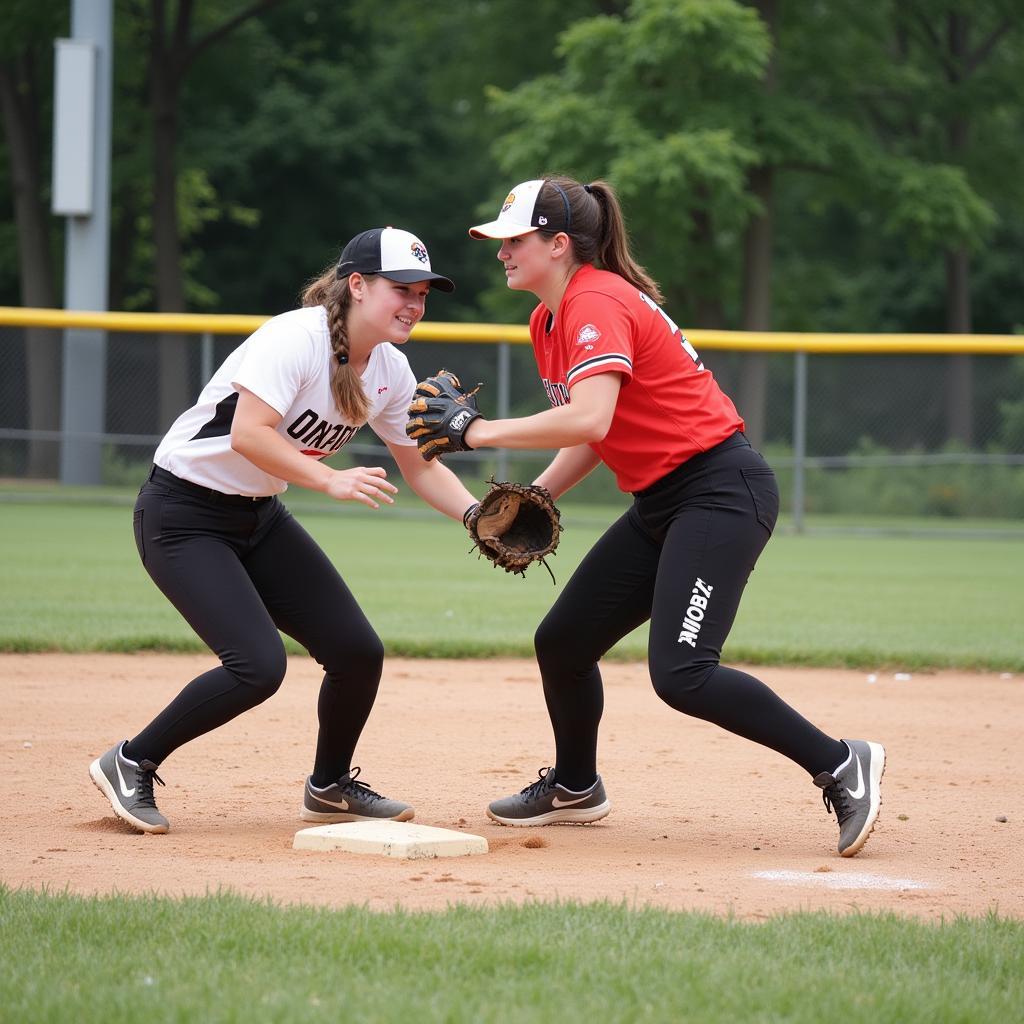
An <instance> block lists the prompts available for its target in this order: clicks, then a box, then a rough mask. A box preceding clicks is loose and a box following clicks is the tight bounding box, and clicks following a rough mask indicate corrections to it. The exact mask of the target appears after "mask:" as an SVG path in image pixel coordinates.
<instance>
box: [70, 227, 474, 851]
mask: <svg viewBox="0 0 1024 1024" xmlns="http://www.w3.org/2000/svg"><path fill="white" fill-rule="evenodd" d="M432 287H434V288H439V289H441V290H442V291H449V292H450V291H452V289H453V288H454V285H453V284H452V282H451V281H450V280H448V278H446V277H442V276H441V275H440V274H436V273H434V272H433V271H432V270H431V267H430V258H429V256H428V254H427V250H426V247H425V246H424V245H423V243H422V242H421V241H420V240H419V239H418V238H416V237H415V236H414V235H412V234H410V233H409V232H407V231H401V230H398V229H395V228H374V229H372V230H370V231H365V232H363V233H361V234H359V235H357V236H356V237H355V238H353V239H352V240H351V241H350V242H349V243H348V245H347V246H346V247H345V249H344V251H343V252H342V254H341V258H340V260H339V262H338V263H337V265H336V266H331V267H330V268H328V270H326V271H325V272H324V273H323V274H322V275H321V276H320V277H319V278H317V279H316V280H314V281H312V282H311V283H310V284H309V285H308V287H307V288H306V289H305V292H304V294H303V307H302V308H301V309H297V310H294V311H292V312H290V313H284V314H282V315H281V316H277V317H274V318H273V319H271V320H269V321H267V322H266V323H265V324H264V325H263V326H261V327H260V328H259V330H257V331H256V332H255V333H254V334H253V335H251V336H250V337H249V338H248V339H247V340H246V341H245V342H243V343H242V345H241V346H239V347H238V348H237V349H236V350H235V351H234V352H233V353H232V354H231V355H230V356H229V357H228V358H227V360H226V361H225V362H224V364H223V365H222V366H221V367H220V368H219V369H218V370H217V372H216V373H215V374H214V376H213V378H212V379H211V380H210V382H209V383H208V384H207V385H206V387H205V388H204V389H203V391H202V393H201V394H200V396H199V399H198V401H197V402H196V404H195V405H194V406H193V407H192V408H191V409H188V410H187V411H186V412H184V413H182V415H181V416H180V417H179V418H178V420H177V421H176V422H175V423H174V424H173V426H172V427H171V429H170V430H169V431H168V433H167V435H166V437H165V438H164V440H163V442H162V443H161V444H160V446H159V448H158V449H157V452H156V455H155V457H154V463H155V464H154V466H153V470H152V472H151V474H150V476H149V478H148V480H147V481H146V483H145V484H144V485H143V487H142V490H141V491H140V492H139V499H138V502H137V504H136V506H135V517H134V527H135V540H136V544H137V546H138V549H139V554H140V556H141V558H142V561H143V563H144V565H145V567H146V570H147V571H148V572H149V574H150V576H152V578H153V580H154V582H155V583H156V584H157V586H158V587H159V588H160V589H161V590H162V591H163V593H164V594H165V595H166V596H167V598H168V599H169V600H170V601H171V603H172V604H173V605H174V606H175V607H176V608H177V609H178V611H179V612H180V613H181V614H182V615H183V616H184V618H185V619H186V620H187V621H188V623H189V625H190V626H192V628H193V629H194V630H195V631H196V633H197V634H198V635H199V636H200V637H201V638H202V640H203V641H204V642H205V643H206V644H207V645H208V646H209V647H210V648H211V650H213V651H214V652H215V653H216V654H217V655H218V657H219V658H220V662H221V664H220V665H219V666H218V667H216V668H213V669H211V670H210V671H209V672H206V673H204V674H202V675H200V676H199V677H198V678H196V679H193V680H192V681H191V682H190V683H188V685H187V686H186V687H185V688H184V689H183V690H182V691H181V693H180V694H178V696H177V697H175V699H174V700H173V701H172V702H171V703H170V704H169V705H168V707H167V708H166V709H165V710H164V711H162V712H161V713H160V714H159V715H157V717H156V718H155V719H154V720H153V721H152V722H150V724H149V725H147V726H146V727H145V728H144V729H143V730H142V732H140V733H138V734H137V735H136V736H135V737H134V738H132V739H130V740H126V741H125V742H123V743H118V744H116V745H115V746H114V747H112V748H111V749H110V750H109V751H108V752H107V753H106V754H104V755H103V756H102V757H100V758H98V759H97V760H96V761H94V762H93V763H92V765H91V766H90V775H91V776H92V779H93V781H94V782H95V783H96V785H97V786H98V787H99V789H100V790H101V792H103V793H104V794H105V796H106V797H107V798H108V799H109V800H110V803H111V806H112V807H113V809H114V812H115V813H116V814H117V815H118V817H120V818H122V819H123V820H124V821H126V822H128V823H129V824H130V825H132V826H133V827H135V828H137V829H140V830H141V831H143V832H166V831H167V828H168V824H167V819H166V818H165V817H164V816H163V815H162V814H161V813H160V811H159V810H158V809H157V806H156V803H155V800H154V796H153V783H154V782H157V783H160V784H161V785H162V784H163V783H162V780H161V779H160V777H159V776H158V775H157V768H158V767H159V766H160V764H161V763H162V762H163V760H164V759H165V758H166V757H167V756H168V755H169V754H170V753H171V752H172V751H174V750H176V749H177V748H178V747H180V746H181V745H182V744H183V743H186V742H188V741H189V740H191V739H194V738H195V737H196V736H201V735H202V734H203V733H207V732H210V731H211V730H212V729H215V728H217V727H218V726H220V725H223V724H224V723H225V722H228V721H230V720H231V719H232V718H234V717H236V716H237V715H239V714H241V713H242V712H243V711H245V710H246V709H248V708H251V707H254V706H255V705H257V704H259V703H261V702H262V701H264V700H266V699H267V698H268V697H270V696H271V695H272V694H273V693H274V692H275V691H276V690H277V688H278V687H279V686H280V685H281V682H282V680H283V678H284V674H285V667H286V659H285V651H284V646H283V644H282V641H281V637H280V635H279V633H278V630H280V631H281V632H283V633H286V634H288V635H289V636H291V637H294V638H295V639H296V640H297V641H298V642H299V643H300V644H302V645H303V646H304V647H305V648H306V649H307V650H308V651H309V653H310V654H311V655H312V656H313V657H314V658H315V659H316V660H317V661H318V662H319V663H320V665H321V666H322V667H323V669H324V673H325V674H324V680H323V685H322V686H321V689H320V697H319V703H318V709H317V710H318V716H319V725H320V728H319V737H318V740H317V745H316V756H315V760H314V763H313V772H312V775H311V776H310V777H309V778H308V779H307V780H306V785H305V792H304V797H303V805H302V810H301V817H302V818H303V819H304V820H306V821H316V822H334V821H354V820H360V819H377V818H391V819H396V820H399V821H405V820H408V819H409V818H411V817H412V816H413V809H412V808H411V807H410V806H408V805H407V804H404V803H400V802H399V801H397V800H389V799H387V798H385V797H383V796H381V795H380V794H379V793H377V792H375V791H374V790H372V789H371V788H370V787H369V786H368V785H367V784H366V783H365V782H363V781H362V780H360V779H358V775H359V769H358V768H352V767H351V760H352V756H353V752H354V750H355V746H356V742H357V741H358V739H359V735H360V732H361V731H362V728H363V725H364V724H365V722H366V719H367V717H368V716H369V713H370V709H371V708H372V706H373V702H374V699H375V697H376V694H377V687H378V684H379V682H380V676H381V668H382V661H383V648H382V645H381V642H380V639H379V638H378V637H377V634H376V633H375V632H374V630H373V628H372V626H371V625H370V623H369V622H368V621H367V619H366V617H365V616H364V615H363V612H362V610H361V609H360V608H359V605H358V604H357V603H356V600H355V598H354V597H353V596H352V593H351V592H350V591H349V589H348V587H347V586H346V585H345V582H344V580H343V579H342V578H341V576H340V575H339V574H338V571H337V570H336V569H335V568H334V566H333V565H332V564H331V562H330V560H329V559H328V558H327V556H326V555H325V554H324V553H323V551H321V549H320V548H319V547H318V546H317V544H316V543H315V542H314V541H313V539H312V538H311V537H310V536H309V535H308V534H307V533H306V531H305V530H304V529H303V528H302V527H301V526H300V525H299V524H298V523H297V522H296V520H295V519H294V518H292V516H291V515H290V514H289V512H288V511H287V509H286V508H285V507H284V505H283V504H282V503H281V501H280V500H279V498H278V497H277V495H279V494H280V493H281V492H282V491H284V490H285V488H286V487H287V486H288V484H289V483H293V484H298V485H300V486H302V487H308V488H310V489H312V490H317V491H323V492H324V493H326V494H328V495H330V496H331V497H332V498H334V499H336V500H338V501H358V502H361V503H362V504H364V505H367V506H369V507H371V508H374V509H376V508H379V507H380V503H381V502H383V503H385V504H392V503H393V501H394V499H393V497H392V495H394V494H395V493H397V488H396V487H395V486H394V485H393V484H391V483H390V482H389V481H388V480H387V479H386V473H385V471H384V469H383V468H381V467H377V466H374V467H357V468H353V469H345V470H336V469H331V468H330V467H329V466H327V465H325V464H324V463H323V462H321V461H320V460H321V459H323V458H325V457H326V456H329V455H331V454H333V453H334V452H336V451H338V450H339V449H340V448H341V447H342V446H343V445H344V444H345V443H346V442H348V441H349V440H350V439H351V438H352V436H353V435H354V434H355V433H356V431H357V430H358V429H359V427H360V426H361V425H362V424H363V423H367V422H368V423H369V424H370V425H371V426H372V427H373V429H374V431H375V432H376V433H377V435H378V436H379V437H380V438H381V439H382V440H383V441H384V443H385V444H386V445H387V447H388V449H389V451H390V453H391V455H392V457H393V458H394V460H395V462H396V464H397V465H398V468H399V470H400V471H401V473H402V476H403V478H404V479H405V481H406V482H407V483H408V484H409V486H410V487H411V488H412V489H413V490H414V491H415V492H416V493H417V494H419V495H420V496H421V497H422V498H423V499H424V500H425V501H427V502H428V503H429V504H431V505H432V506H433V507H434V508H436V509H438V510H439V511H440V512H443V513H444V514H446V515H448V516H451V517H452V518H453V519H456V520H461V519H462V516H463V513H464V512H465V511H466V509H467V508H468V507H469V506H470V505H472V504H473V501H474V499H473V495H471V494H470V493H469V491H467V490H466V489H465V488H464V487H463V486H462V484H461V483H460V482H459V480H458V478H457V477H456V476H455V475H454V474H453V473H452V472H451V471H450V470H448V469H447V468H445V467H442V466H441V465H440V463H438V462H436V461H435V462H432V463H427V462H424V461H423V459H421V458H420V457H419V454H418V452H417V449H416V445H415V442H413V441H410V440H409V439H408V438H407V437H406V434H405V420H406V411H407V409H408V406H409V402H410V401H411V399H412V393H413V389H414V388H415V386H416V380H415V377H414V376H413V373H412V370H411V369H410V368H409V363H408V360H407V359H406V357H405V356H404V355H403V354H402V353H401V352H400V351H399V350H398V349H397V348H396V347H395V346H396V345H402V344H404V343H405V342H406V341H407V340H408V338H409V333H410V331H411V330H412V328H413V326H414V325H415V324H416V322H417V321H418V320H420V319H421V318H422V316H423V313H424V306H425V303H426V297H427V293H428V292H429V291H430V290H431V288H432ZM354 528H355V529H356V530H358V524H354Z"/></svg>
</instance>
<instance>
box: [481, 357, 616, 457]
mask: <svg viewBox="0 0 1024 1024" xmlns="http://www.w3.org/2000/svg"><path fill="white" fill-rule="evenodd" d="M621 386H622V378H621V376H620V375H619V374H618V373H612V372H608V373H599V374H597V375H596V376H594V377H588V378H587V379H586V380H582V381H580V382H579V384H574V385H573V387H572V389H571V391H570V396H571V401H570V402H569V404H568V405H559V406H556V407H555V408H553V409H545V410H544V411H543V412H538V413H535V414H534V415H533V416H522V417H519V418H517V419H509V420H487V419H483V418H481V419H478V420H474V421H473V422H472V423H470V424H469V427H468V428H467V430H466V435H465V436H466V441H467V443H468V444H469V446H470V447H471V448H572V447H575V446H576V445H578V444H591V443H593V442H595V441H601V440H603V439H604V436H605V434H607V433H608V428H609V427H610V426H611V424H612V417H613V416H614V415H615V403H616V402H617V401H618V399H619V388H620V387H621Z"/></svg>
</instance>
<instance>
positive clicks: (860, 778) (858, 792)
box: [846, 754, 864, 800]
mask: <svg viewBox="0 0 1024 1024" xmlns="http://www.w3.org/2000/svg"><path fill="white" fill-rule="evenodd" d="M854 759H855V760H856V762H857V788H856V789H850V787H849V786H847V787H846V792H847V793H849V794H850V796H852V797H853V799H854V800H859V799H860V798H861V797H862V796H863V795H864V772H863V771H862V770H861V766H860V758H859V757H857V755H856V754H854Z"/></svg>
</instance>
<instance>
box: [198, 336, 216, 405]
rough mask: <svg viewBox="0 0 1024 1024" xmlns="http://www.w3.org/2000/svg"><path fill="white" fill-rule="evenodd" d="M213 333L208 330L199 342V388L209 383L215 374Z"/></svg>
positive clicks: (201, 388)
mask: <svg viewBox="0 0 1024 1024" xmlns="http://www.w3.org/2000/svg"><path fill="white" fill-rule="evenodd" d="M213 370H214V366H213V335H212V334H211V333H210V332H209V331H206V332H204V333H203V337H202V339H201V340H200V342H199V390H200V391H202V390H203V388H205V387H206V385H207V384H208V383H209V380H210V378H211V377H212V376H213Z"/></svg>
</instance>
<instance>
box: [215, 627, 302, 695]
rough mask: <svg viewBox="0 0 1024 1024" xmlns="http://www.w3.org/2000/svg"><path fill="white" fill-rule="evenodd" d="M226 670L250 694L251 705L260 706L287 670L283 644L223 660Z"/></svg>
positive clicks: (278, 687) (277, 685)
mask: <svg viewBox="0 0 1024 1024" xmlns="http://www.w3.org/2000/svg"><path fill="white" fill-rule="evenodd" d="M224 667H225V668H226V669H228V671H230V672H231V673H232V674H233V675H234V676H235V677H236V678H237V679H238V680H239V682H241V683H243V684H244V685H245V686H246V688H247V689H248V690H249V691H250V692H251V695H252V704H253V706H255V705H256V704H261V703H262V702H263V701H265V700H267V699H268V698H270V697H273V695H274V694H275V693H277V691H278V690H279V689H280V688H281V683H282V682H284V675H285V672H286V671H287V668H288V657H287V655H286V654H285V650H284V644H282V643H280V642H279V643H278V644H277V646H276V648H270V649H267V650H264V651H246V652H244V653H242V654H241V655H239V656H236V657H227V658H225V659H224Z"/></svg>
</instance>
